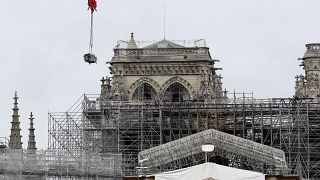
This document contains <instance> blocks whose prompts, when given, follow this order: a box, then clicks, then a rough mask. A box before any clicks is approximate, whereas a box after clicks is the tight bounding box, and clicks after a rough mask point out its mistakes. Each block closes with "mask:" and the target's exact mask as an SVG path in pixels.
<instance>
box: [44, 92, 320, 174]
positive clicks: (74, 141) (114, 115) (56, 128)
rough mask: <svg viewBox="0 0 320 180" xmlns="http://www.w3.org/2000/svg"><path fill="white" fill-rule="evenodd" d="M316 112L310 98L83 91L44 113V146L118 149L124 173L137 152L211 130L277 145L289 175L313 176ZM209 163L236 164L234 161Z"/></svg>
mask: <svg viewBox="0 0 320 180" xmlns="http://www.w3.org/2000/svg"><path fill="white" fill-rule="evenodd" d="M319 116H320V104H319V103H318V102H314V101H312V100H311V99H301V100H299V99H291V98H275V99H254V98H253V97H242V98H236V97H235V98H230V99H223V100H221V99H218V100H214V101H207V102H200V101H185V102H171V103H166V102H150V101H146V100H144V99H143V100H141V99H138V101H136V102H123V101H121V102H116V101H106V100H105V99H104V98H103V97H100V96H99V95H84V96H82V97H81V98H80V99H79V100H78V101H77V103H75V105H74V106H73V108H72V109H70V110H69V111H68V112H64V113H50V114H49V149H61V150H66V151H68V152H70V154H72V156H74V157H77V155H79V154H81V153H86V152H93V153H115V154H118V153H121V154H122V170H123V173H124V175H128V176H129V175H136V174H137V170H136V167H138V166H139V164H138V153H139V152H140V151H143V150H146V149H149V148H152V147H156V146H158V145H161V144H164V143H167V142H171V141H174V140H177V139H180V138H183V137H186V136H189V135H192V134H195V133H199V132H202V131H204V130H207V129H216V130H219V131H221V132H225V133H227V134H231V135H235V136H238V137H241V138H244V139H248V140H251V141H254V142H257V143H261V144H263V145H268V146H271V147H274V148H278V149H281V150H283V151H284V152H285V156H286V161H287V165H288V169H289V173H295V174H299V175H300V176H301V177H304V178H307V179H317V178H320V174H319V173H320V166H319V163H320V156H319V155H320V154H319V152H320V139H319V137H320V117H319ZM215 161H219V162H221V163H229V164H231V163H238V164H239V160H238V159H233V160H232V159H231V161H233V162H230V160H228V161H226V160H225V159H223V158H220V160H219V159H215ZM185 165H194V163H193V162H189V164H185ZM177 167H178V166H177ZM180 167H181V166H180ZM239 167H243V168H248V167H245V166H243V165H239Z"/></svg>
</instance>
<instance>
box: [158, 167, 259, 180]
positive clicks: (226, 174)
mask: <svg viewBox="0 0 320 180" xmlns="http://www.w3.org/2000/svg"><path fill="white" fill-rule="evenodd" d="M155 180H265V175H264V174H261V173H258V172H252V171H247V170H242V169H237V168H232V167H227V166H222V165H219V164H215V163H204V164H200V165H196V166H192V167H188V168H184V169H178V170H174V171H169V172H163V173H159V174H156V175H155Z"/></svg>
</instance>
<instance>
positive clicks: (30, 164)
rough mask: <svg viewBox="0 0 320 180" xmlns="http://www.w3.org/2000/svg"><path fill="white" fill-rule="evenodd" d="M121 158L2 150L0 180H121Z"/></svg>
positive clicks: (102, 155)
mask: <svg viewBox="0 0 320 180" xmlns="http://www.w3.org/2000/svg"><path fill="white" fill-rule="evenodd" d="M120 177H122V172H121V155H114V154H102V153H99V154H90V155H88V154H82V155H80V156H78V157H77V158H72V157H70V155H69V153H68V152H67V151H64V152H60V151H53V150H47V151H36V152H35V151H32V153H31V152H30V151H28V150H22V149H4V150H2V151H1V152H0V179H3V180H45V179H49V180H55V179H79V180H80V179H105V180H107V179H117V178H118V179H120Z"/></svg>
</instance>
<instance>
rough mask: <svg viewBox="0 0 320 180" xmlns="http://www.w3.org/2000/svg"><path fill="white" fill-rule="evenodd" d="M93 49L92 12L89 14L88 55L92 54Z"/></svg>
mask: <svg viewBox="0 0 320 180" xmlns="http://www.w3.org/2000/svg"><path fill="white" fill-rule="evenodd" d="M92 47H93V12H91V25H90V42H89V53H90V54H92Z"/></svg>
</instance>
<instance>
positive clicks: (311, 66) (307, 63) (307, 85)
mask: <svg viewBox="0 0 320 180" xmlns="http://www.w3.org/2000/svg"><path fill="white" fill-rule="evenodd" d="M306 47H307V50H306V53H305V54H304V56H303V58H301V60H302V64H301V65H300V66H302V67H303V69H304V70H305V75H299V76H296V87H295V96H294V97H295V98H319V97H320V89H319V80H320V79H319V78H320V77H319V75H320V44H318V43H314V44H307V45H306Z"/></svg>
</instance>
